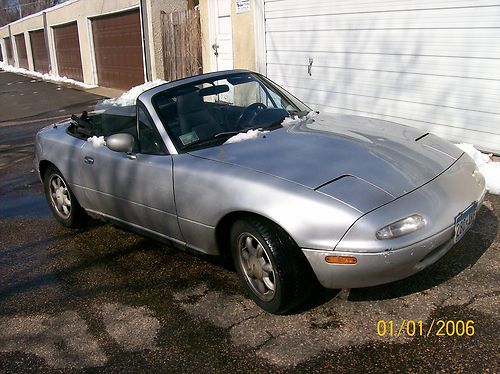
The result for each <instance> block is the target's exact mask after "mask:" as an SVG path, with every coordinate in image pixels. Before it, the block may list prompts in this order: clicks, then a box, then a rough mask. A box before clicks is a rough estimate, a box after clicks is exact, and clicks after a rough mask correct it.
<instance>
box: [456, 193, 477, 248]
mask: <svg viewBox="0 0 500 374" xmlns="http://www.w3.org/2000/svg"><path fill="white" fill-rule="evenodd" d="M476 207H477V202H473V203H472V204H471V205H470V206H469V207H468V208H467V209H465V210H464V211H463V212H462V213H460V214H459V215H457V216H456V217H455V243H456V242H458V241H459V240H460V239H462V237H463V236H464V235H465V233H466V232H467V230H469V229H470V227H471V226H472V225H473V223H474V221H475V219H476Z"/></svg>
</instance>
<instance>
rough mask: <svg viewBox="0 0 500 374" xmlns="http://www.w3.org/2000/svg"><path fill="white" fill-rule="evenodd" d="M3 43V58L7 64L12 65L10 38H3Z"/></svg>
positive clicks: (12, 56)
mask: <svg viewBox="0 0 500 374" xmlns="http://www.w3.org/2000/svg"><path fill="white" fill-rule="evenodd" d="M3 41H4V43H5V54H6V56H5V60H6V62H7V63H8V64H9V65H12V66H14V53H13V52H12V43H11V41H10V38H4V40H3Z"/></svg>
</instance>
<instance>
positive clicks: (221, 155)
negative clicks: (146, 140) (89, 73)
mask: <svg viewBox="0 0 500 374" xmlns="http://www.w3.org/2000/svg"><path fill="white" fill-rule="evenodd" d="M190 153H191V154H192V155H195V156H198V157H203V158H207V159H211V160H215V161H219V162H224V163H229V164H233V165H238V166H241V167H245V168H249V169H253V170H255V171H257V172H262V173H267V174H270V175H273V176H276V177H279V178H284V179H287V180H289V181H292V182H295V183H299V184H301V185H304V186H307V187H309V188H312V189H315V190H316V189H322V188H323V187H324V186H326V185H328V184H329V183H332V182H333V183H335V182H334V181H335V180H340V179H343V181H345V180H346V179H345V178H344V177H346V176H350V177H353V179H356V180H358V181H360V180H361V181H363V182H364V183H366V184H367V185H371V187H370V189H373V188H375V189H377V190H381V191H383V192H384V193H385V194H387V195H390V196H391V197H392V198H391V200H392V199H394V198H397V197H399V196H401V195H403V194H405V193H407V192H409V191H412V190H414V189H415V188H418V187H420V186H422V185H423V184H425V183H427V182H428V181H430V180H432V179H433V178H435V177H436V176H438V175H439V174H441V173H442V172H443V171H445V170H446V169H447V168H449V167H450V166H451V165H452V164H453V163H454V162H455V160H456V159H457V158H458V157H460V155H461V154H462V151H460V150H459V149H458V148H457V147H455V146H454V145H452V144H451V143H448V142H447V141H444V140H442V139H440V138H438V137H437V136H434V135H432V134H427V133H426V132H425V131H422V130H417V129H414V128H411V127H407V126H403V125H399V124H395V123H392V122H387V121H382V120H376V119H372V118H367V117H359V116H351V115H342V114H328V115H327V114H319V115H317V116H315V117H314V118H312V119H311V118H309V119H306V118H304V119H303V120H301V121H297V123H295V124H293V125H288V126H285V127H283V128H280V129H277V130H274V131H271V132H268V133H266V134H265V136H261V137H259V138H257V139H251V140H246V141H241V142H237V143H232V144H223V145H220V146H216V147H211V148H205V149H200V150H197V151H193V152H190Z"/></svg>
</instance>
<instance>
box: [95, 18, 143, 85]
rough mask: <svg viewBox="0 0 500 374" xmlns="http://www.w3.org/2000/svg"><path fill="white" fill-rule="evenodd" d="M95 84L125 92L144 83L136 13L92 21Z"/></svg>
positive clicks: (140, 37) (138, 19) (140, 40)
mask: <svg viewBox="0 0 500 374" xmlns="http://www.w3.org/2000/svg"><path fill="white" fill-rule="evenodd" d="M92 33H93V39H94V49H95V60H96V67H97V76H98V83H99V85H101V86H106V87H113V88H122V89H128V88H130V87H132V86H135V85H137V84H141V83H143V82H144V65H143V61H142V36H141V24H140V15H139V11H132V12H127V13H121V14H118V15H112V16H107V17H102V18H96V19H94V20H92Z"/></svg>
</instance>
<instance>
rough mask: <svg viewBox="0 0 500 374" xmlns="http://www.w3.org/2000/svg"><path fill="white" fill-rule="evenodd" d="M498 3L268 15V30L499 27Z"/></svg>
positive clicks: (499, 9) (499, 13)
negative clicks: (401, 9)
mask: <svg viewBox="0 0 500 374" xmlns="http://www.w3.org/2000/svg"><path fill="white" fill-rule="evenodd" d="M499 15H500V6H499V7H495V8H490V7H486V8H477V9H474V10H473V11H471V9H468V8H465V9H464V8H455V9H449V10H447V12H446V16H445V17H443V10H442V9H433V10H420V11H415V10H411V11H402V12H399V13H398V14H394V13H393V12H383V13H363V14H339V15H331V14H329V15H322V16H315V17H313V18H311V17H298V18H295V17H291V18H290V17H288V18H270V19H267V21H266V29H267V30H268V31H279V32H287V31H294V30H303V31H304V30H331V29H353V30H361V29H370V30H373V29H378V28H382V29H401V28H403V29H410V28H434V29H443V28H459V29H463V28H471V27H483V28H484V27H498V17H499Z"/></svg>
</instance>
